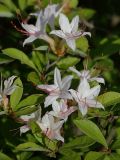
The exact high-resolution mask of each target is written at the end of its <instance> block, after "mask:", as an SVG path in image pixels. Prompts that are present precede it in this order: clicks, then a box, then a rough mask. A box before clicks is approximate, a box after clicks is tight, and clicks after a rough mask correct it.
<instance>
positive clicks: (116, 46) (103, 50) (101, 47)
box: [91, 37, 120, 57]
mask: <svg viewBox="0 0 120 160" xmlns="http://www.w3.org/2000/svg"><path fill="white" fill-rule="evenodd" d="M119 50H120V38H114V37H113V38H104V39H102V40H101V41H100V42H99V44H98V46H96V47H95V49H92V50H91V55H93V56H95V57H98V56H107V57H108V56H110V55H112V54H115V53H117V52H118V51H119Z"/></svg>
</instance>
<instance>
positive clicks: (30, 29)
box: [21, 12, 47, 46]
mask: <svg viewBox="0 0 120 160" xmlns="http://www.w3.org/2000/svg"><path fill="white" fill-rule="evenodd" d="M21 25H22V27H23V28H24V29H25V31H22V32H23V33H24V34H25V35H28V36H29V37H28V38H27V39H25V41H24V42H23V46H24V45H25V44H27V43H31V42H33V41H34V40H36V39H38V38H39V39H43V40H45V41H47V34H46V33H45V22H43V21H42V12H40V13H39V15H38V18H37V21H36V24H35V25H33V24H24V23H22V24H21Z"/></svg>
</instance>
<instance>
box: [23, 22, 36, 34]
mask: <svg viewBox="0 0 120 160" xmlns="http://www.w3.org/2000/svg"><path fill="white" fill-rule="evenodd" d="M21 25H22V27H23V28H24V29H25V30H26V31H27V32H28V33H30V34H35V33H36V32H38V31H39V29H38V28H37V27H36V26H34V25H32V24H24V23H22V24H21Z"/></svg>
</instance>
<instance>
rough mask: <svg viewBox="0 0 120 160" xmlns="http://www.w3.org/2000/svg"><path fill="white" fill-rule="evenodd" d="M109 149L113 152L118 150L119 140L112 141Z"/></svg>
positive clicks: (119, 146)
mask: <svg viewBox="0 0 120 160" xmlns="http://www.w3.org/2000/svg"><path fill="white" fill-rule="evenodd" d="M111 148H112V149H113V150H116V149H120V139H116V140H114V142H113V144H112V146H111Z"/></svg>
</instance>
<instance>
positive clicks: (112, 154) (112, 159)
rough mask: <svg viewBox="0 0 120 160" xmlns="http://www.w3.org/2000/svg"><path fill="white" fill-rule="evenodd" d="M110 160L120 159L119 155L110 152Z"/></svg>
mask: <svg viewBox="0 0 120 160" xmlns="http://www.w3.org/2000/svg"><path fill="white" fill-rule="evenodd" d="M109 158H110V160H119V159H120V155H119V154H117V153H111V154H110V155H109Z"/></svg>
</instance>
